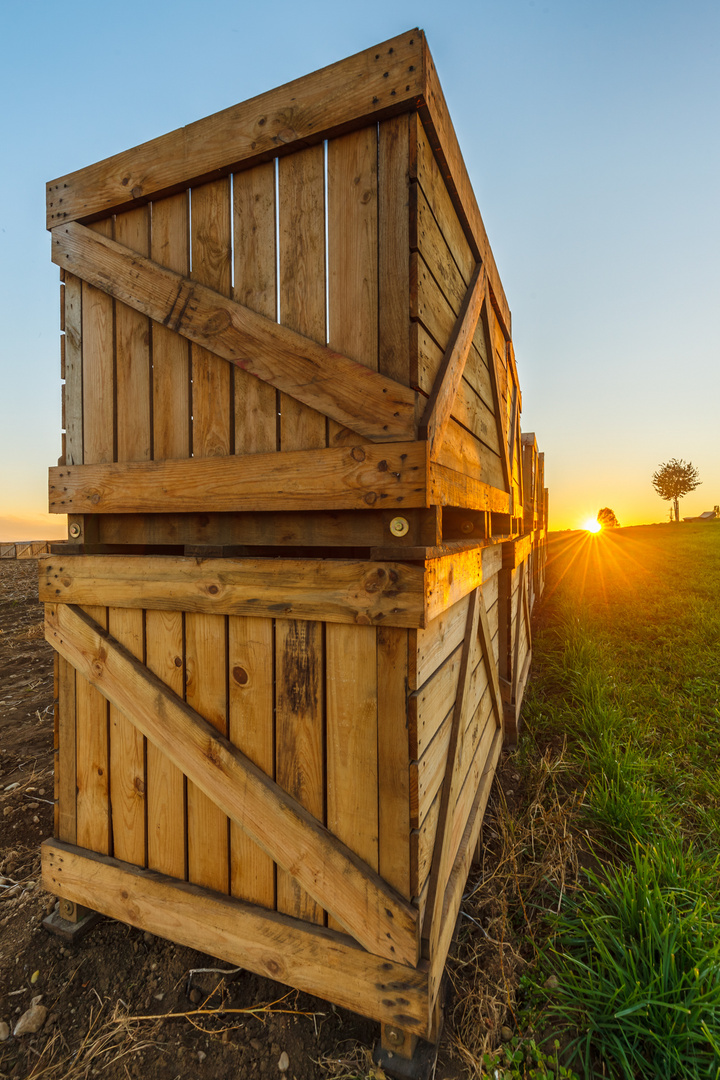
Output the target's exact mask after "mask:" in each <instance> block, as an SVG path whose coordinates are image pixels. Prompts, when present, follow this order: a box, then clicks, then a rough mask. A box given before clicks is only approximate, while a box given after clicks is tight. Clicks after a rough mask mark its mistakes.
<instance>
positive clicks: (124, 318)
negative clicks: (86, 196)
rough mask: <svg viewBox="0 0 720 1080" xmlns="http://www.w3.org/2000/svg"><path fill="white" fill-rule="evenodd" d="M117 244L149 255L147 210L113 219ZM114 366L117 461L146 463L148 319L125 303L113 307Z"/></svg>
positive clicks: (148, 435) (148, 436)
mask: <svg viewBox="0 0 720 1080" xmlns="http://www.w3.org/2000/svg"><path fill="white" fill-rule="evenodd" d="M115 239H116V240H117V242H118V243H119V244H124V245H125V246H126V247H129V248H131V249H132V250H133V251H137V252H138V253H139V254H140V255H149V254H150V210H149V207H147V206H141V207H139V208H138V209H136V210H128V211H126V212H125V213H124V214H118V215H117V217H116V218H115ZM115 365H116V379H117V390H116V396H117V460H118V461H149V460H150V458H151V456H152V455H151V449H152V439H151V432H150V320H149V319H148V318H146V317H145V316H143V315H141V314H140V313H139V312H138V311H133V309H132V308H130V307H128V306H127V304H121V303H117V304H116V305H115Z"/></svg>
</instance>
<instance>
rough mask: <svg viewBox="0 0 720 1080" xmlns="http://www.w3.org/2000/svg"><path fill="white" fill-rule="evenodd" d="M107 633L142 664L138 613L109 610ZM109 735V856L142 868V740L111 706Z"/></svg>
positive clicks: (139, 613)
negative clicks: (110, 844) (110, 832)
mask: <svg viewBox="0 0 720 1080" xmlns="http://www.w3.org/2000/svg"><path fill="white" fill-rule="evenodd" d="M108 630H109V632H110V633H111V634H112V636H113V637H114V638H115V640H116V641H118V642H119V643H120V644H121V645H122V646H124V648H126V649H127V650H128V652H129V653H131V654H132V655H133V656H135V657H136V658H137V659H139V660H142V658H143V636H144V635H143V631H144V626H143V613H142V611H128V610H127V609H125V608H109V609H108ZM109 731H110V796H111V797H110V810H111V814H112V837H113V850H112V853H113V855H114V856H115V858H116V859H122V860H124V862H129V863H133V864H134V865H135V866H145V864H146V856H147V853H146V847H145V813H146V791H145V740H144V739H143V736H142V734H141V733H140V732H139V731H138V730H137V728H136V727H135V726H134V725H133V724H131V723H130V721H129V720H128V719H127V717H125V716H124V715H123V713H122V712H120V711H119V710H118V709H116V708H115V706H114V705H111V706H110V724H109Z"/></svg>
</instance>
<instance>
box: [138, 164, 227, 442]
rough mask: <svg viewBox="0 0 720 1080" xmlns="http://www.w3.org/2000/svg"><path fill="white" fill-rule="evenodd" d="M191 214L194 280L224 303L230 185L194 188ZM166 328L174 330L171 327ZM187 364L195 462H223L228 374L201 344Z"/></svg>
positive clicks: (193, 351) (210, 185) (206, 185)
mask: <svg viewBox="0 0 720 1080" xmlns="http://www.w3.org/2000/svg"><path fill="white" fill-rule="evenodd" d="M190 214H191V222H192V228H191V232H190V251H191V260H192V263H191V265H192V273H191V276H192V279H193V281H197V282H199V283H200V284H201V285H206V286H209V287H210V288H211V289H212V290H213V291H214V292H215V293H216V294H220V295H221V296H223V297H227V296H229V294H230V282H231V251H232V245H231V239H230V181H229V179H223V180H216V181H215V182H214V183H212V184H203V185H202V187H198V188H194V189H193V190H192V192H191V197H190ZM190 288H192V286H190ZM190 302H191V303H192V301H190ZM208 314H209V313H208ZM155 321H156V322H162V321H164V320H163V319H156V320H155ZM169 325H170V326H171V328H172V329H177V328H176V327H175V326H174V325H173V324H172V322H170V324H169ZM191 359H192V448H193V457H196V458H205V457H225V456H227V455H228V454H229V453H230V452H231V449H232V447H231V430H230V427H231V424H230V416H231V393H232V376H231V371H230V368H229V367H228V366H227V364H224V363H223V362H222V360H221V359H220V358H219V357H218V356H217V355H214V353H213V352H211V351H209V350H208V349H207V348H205V347H204V343H202V342H199V343H194V344H193V346H192V350H191Z"/></svg>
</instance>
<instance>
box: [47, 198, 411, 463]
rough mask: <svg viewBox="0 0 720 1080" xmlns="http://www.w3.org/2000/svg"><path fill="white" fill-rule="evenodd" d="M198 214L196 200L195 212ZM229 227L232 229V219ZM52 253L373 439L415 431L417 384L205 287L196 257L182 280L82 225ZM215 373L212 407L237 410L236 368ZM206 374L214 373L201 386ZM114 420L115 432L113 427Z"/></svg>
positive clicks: (58, 240) (101, 288) (59, 234)
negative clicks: (232, 385)
mask: <svg viewBox="0 0 720 1080" xmlns="http://www.w3.org/2000/svg"><path fill="white" fill-rule="evenodd" d="M208 187H209V185H206V186H205V187H203V188H200V189H199V191H200V192H201V193H205V199H206V200H207V197H208V196H207V188H208ZM218 198H219V193H218ZM198 213H199V211H198V200H197V199H196V200H195V209H194V210H193V214H194V215H196V214H198ZM210 213H211V211H210V210H208V214H210ZM224 224H225V229H226V230H229V228H230V224H229V219H228V220H227V221H226V222H225V223H224ZM195 236H196V230H195V228H193V237H195ZM228 249H229V241H228ZM228 257H229V252H228ZM52 258H53V261H54V262H56V263H57V264H58V265H59V266H63V267H65V269H66V270H70V271H71V272H72V273H74V274H76V275H77V276H78V277H80V278H82V280H83V281H85V282H87V283H88V284H89V285H90V286H92V287H94V288H95V289H96V290H97V291H98V292H99V293H100V294H101V295H102V296H105V294H107V295H108V296H112V297H114V298H115V299H116V300H121V301H122V302H123V303H124V304H126V305H129V306H130V307H132V308H133V309H134V310H135V311H137V312H141V313H142V314H143V315H146V316H149V317H150V318H151V319H153V321H154V322H156V323H159V324H161V325H162V326H165V327H167V328H168V329H170V330H172V331H174V332H175V333H178V334H181V335H182V336H183V337H186V338H188V339H189V340H190V341H192V342H194V343H195V345H197V346H200V347H201V348H202V349H204V350H208V351H209V352H211V353H213V354H214V355H215V356H219V357H222V358H223V359H225V360H229V361H230V362H231V363H232V364H234V365H236V366H237V367H239V368H241V369H242V370H243V371H246V372H248V373H249V374H251V375H255V376H256V377H257V378H259V379H261V380H262V381H263V382H266V383H269V384H270V385H272V386H275V387H277V389H279V390H281V391H283V392H284V393H285V394H288V395H289V396H290V397H292V398H293V399H296V400H298V401H300V402H302V403H303V404H304V405H307V406H310V407H312V408H313V409H317V410H319V411H320V412H321V413H323V414H324V415H327V416H330V417H331V418H332V419H334V420H337V421H338V422H339V423H341V424H344V425H345V426H347V427H350V428H351V430H352V431H355V432H357V433H358V434H360V435H363V436H364V437H366V438H368V439H371V440H373V441H375V442H378V441H383V442H386V441H389V440H397V441H403V440H407V439H409V438H410V439H411V438H413V436H414V432H415V393H414V392H413V391H412V390H410V389H409V388H408V387H405V386H402V385H401V384H400V383H397V382H395V381H394V380H391V379H388V378H387V377H386V376H383V375H379V374H377V372H373V371H368V370H367V368H366V367H365V365H364V364H362V363H358V362H357V361H355V360H353V359H351V358H349V357H348V356H347V355H344V354H343V353H341V352H338V351H336V349H334V348H327V347H326V346H325V345H322V344H319V343H318V342H316V341H313V340H312V338H310V337H306V336H304V335H303V334H301V333H297V332H296V331H295V330H292V329H291V328H290V327H289V326H288V325H283V324H278V323H276V322H273V321H271V320H270V319H267V318H265V317H264V316H263V315H260V314H258V313H257V312H255V311H253V310H252V309H251V308H247V307H244V306H243V305H242V304H240V303H238V302H237V301H235V300H232V299H231V298H230V297H229V296H226V295H223V292H221V291H218V289H217V288H216V287H212V286H206V285H205V284H203V282H202V278H200V279H198V278H197V275H198V270H196V266H197V264H198V262H199V260H197V259H196V260H195V261H194V262H193V278H192V280H191V279H189V278H184V277H182V275H181V274H178V273H175V272H174V271H172V270H169V269H167V268H166V267H163V266H160V265H158V264H157V263H154V262H152V261H151V260H150V259H148V258H145V257H144V256H142V255H141V254H139V253H138V252H137V251H135V250H134V249H132V248H130V247H127V246H125V245H122V244H118V243H115V242H114V241H112V240H110V239H108V238H106V237H102V236H98V235H96V233H95V232H94V231H93V230H92V229H89V228H87V227H86V226H84V225H79V224H77V223H76V222H72V223H70V224H68V225H61V226H58V227H57V228H56V229H54V230H53V244H52ZM375 262H377V257H376V259H375ZM207 276H208V277H210V276H211V275H207ZM228 283H229V277H228ZM331 340H332V339H331ZM193 363H194V367H193V373H194V379H197V378H199V377H200V373H201V372H202V371H204V370H205V367H204V366H203V365H205V366H207V363H206V360H205V357H204V354H203V352H200V353H199V354H198V355H197V356H196V357H195V358H194V362H193ZM208 371H212V372H213V376H212V384H211V385H209V386H208V388H207V393H208V395H209V396H208V405H207V407H208V409H210V408H211V407H212V413H211V415H212V416H213V417H216V416H217V415H223V414H224V413H226V412H227V413H228V415H229V400H228V402H227V408H226V409H224V408H223V399H224V398H225V397H226V396H227V394H228V393H229V391H228V390H226V389H222V390H221V389H220V387H219V385H216V384H217V383H218V380H222V383H223V386H224V384H225V382H228V385H229V372H227V371H226V370H225V369H224V368H221V369H215V368H214V367H212V366H211V367H208ZM208 377H209V376H208V374H207V373H206V374H205V378H204V380H202V381H201V382H200V386H201V387H204V386H205V382H206V381H207V378H208ZM211 393H212V396H210V395H211ZM218 394H220V395H221V398H220V400H219V401H218V400H217V396H218ZM201 402H202V399H199V401H198V404H195V405H194V408H198V407H200V405H201ZM213 403H214V404H213ZM209 421H210V417H208V422H209ZM110 427H111V430H112V424H111V425H110ZM193 445H195V444H194V443H193ZM225 452H227V450H226V451H225ZM218 456H219V455H218Z"/></svg>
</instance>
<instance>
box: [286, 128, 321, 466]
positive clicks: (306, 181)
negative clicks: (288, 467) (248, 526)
mask: <svg viewBox="0 0 720 1080" xmlns="http://www.w3.org/2000/svg"><path fill="white" fill-rule="evenodd" d="M278 192H279V204H280V205H279V218H280V236H279V240H280V282H279V289H280V321H281V322H282V324H283V326H284V327H286V328H287V329H288V330H292V331H295V332H296V333H298V334H302V335H303V337H304V338H307V339H309V340H310V341H312V342H314V343H316V344H317V345H320V346H324V345H325V167H324V150H323V147H322V146H312V147H309V148H308V149H306V150H300V151H298V152H297V153H295V154H291V155H290V156H289V157H286V158H282V159H281V160H280V161H279V162H278ZM311 406H312V407H311ZM279 411H280V448H281V449H282V450H316V449H319V448H320V447H323V446H325V445H326V439H325V431H326V426H327V424H326V420H325V416H324V415H323V412H322V411H320V412H319V411H318V410H317V408H316V407H315V403H314V402H312V401H308V400H307V395H305V396H304V398H303V399H302V400H298V398H297V397H295V396H293V394H292V392H291V393H282V394H280V397H279Z"/></svg>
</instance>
